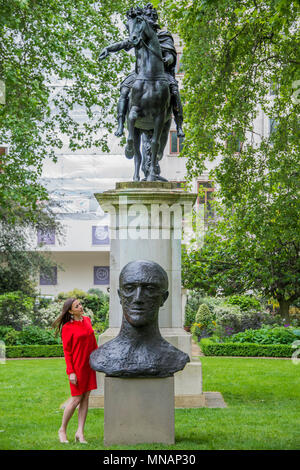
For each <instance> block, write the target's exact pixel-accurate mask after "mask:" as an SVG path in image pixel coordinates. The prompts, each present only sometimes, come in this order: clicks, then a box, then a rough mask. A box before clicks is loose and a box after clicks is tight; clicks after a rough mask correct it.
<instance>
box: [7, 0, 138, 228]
mask: <svg viewBox="0 0 300 470" xmlns="http://www.w3.org/2000/svg"><path fill="white" fill-rule="evenodd" d="M128 3H129V2H127V1H125V2H122V4H121V5H120V3H119V2H111V1H106V0H104V1H101V2H100V1H95V2H91V1H90V0H64V1H63V2H57V1H55V0H0V11H1V15H0V80H1V82H2V83H4V84H5V89H6V96H5V104H0V143H6V144H8V145H9V152H8V154H7V155H6V156H1V173H0V216H1V214H2V211H5V213H6V216H7V208H10V209H11V215H12V220H11V221H12V222H14V220H13V214H15V208H16V207H25V208H26V209H27V210H26V212H25V213H26V216H27V217H31V218H32V217H33V218H34V213H35V210H36V204H37V201H41V200H46V199H47V192H46V190H45V188H43V187H42V186H41V184H40V183H39V176H40V174H41V170H42V165H43V160H44V159H45V158H46V157H50V158H53V160H55V150H57V149H59V148H61V147H62V145H63V142H62V136H67V137H68V145H69V147H70V148H71V149H75V148H88V147H90V146H91V145H92V144H93V145H96V146H99V147H101V148H102V149H103V151H108V150H109V149H108V146H107V133H106V132H105V130H106V131H111V130H112V126H113V124H112V119H111V116H112V115H113V114H114V113H115V103H116V99H117V96H118V84H119V81H120V78H119V76H118V75H119V74H120V72H121V71H122V73H123V74H125V73H126V71H128V69H129V66H130V63H131V59H130V56H128V55H127V54H125V53H124V54H123V53H121V54H118V56H114V57H113V59H109V60H108V61H105V62H103V63H102V64H101V65H100V64H99V63H98V60H97V58H98V55H99V52H100V51H101V49H102V48H103V47H104V46H105V45H107V44H108V43H111V42H113V41H116V40H120V37H121V35H122V34H123V33H122V23H121V22H120V17H119V16H118V12H120V11H121V12H124V11H126V8H127V6H128ZM54 80H56V81H58V83H60V84H61V87H60V88H59V89H57V88H56V93H55V94H54V89H53V87H52V85H51V84H53V81H54ZM76 105H79V106H82V107H83V108H84V109H85V111H86V114H87V120H86V122H85V123H84V125H83V126H80V124H79V123H78V122H76V119H75V118H73V117H72V109H73V108H74V106H76ZM99 129H102V130H103V132H102V134H100V137H99V133H98V135H97V131H99Z"/></svg>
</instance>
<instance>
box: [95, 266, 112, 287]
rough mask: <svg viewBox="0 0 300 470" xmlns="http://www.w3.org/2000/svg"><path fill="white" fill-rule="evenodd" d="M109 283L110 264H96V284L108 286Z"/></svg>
mask: <svg viewBox="0 0 300 470" xmlns="http://www.w3.org/2000/svg"><path fill="white" fill-rule="evenodd" d="M108 284H109V266H94V285H96V286H101V285H102V286H106V285H108Z"/></svg>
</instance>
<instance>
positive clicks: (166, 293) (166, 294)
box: [161, 291, 169, 307]
mask: <svg viewBox="0 0 300 470" xmlns="http://www.w3.org/2000/svg"><path fill="white" fill-rule="evenodd" d="M168 297H169V291H166V292H164V293H163V295H162V301H161V307H162V306H163V304H164V303H165V301H166V300H167V298H168Z"/></svg>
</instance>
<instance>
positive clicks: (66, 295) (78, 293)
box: [57, 287, 87, 301]
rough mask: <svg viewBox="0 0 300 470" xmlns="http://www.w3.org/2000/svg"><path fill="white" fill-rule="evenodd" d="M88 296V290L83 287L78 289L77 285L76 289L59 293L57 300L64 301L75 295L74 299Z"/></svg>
mask: <svg viewBox="0 0 300 470" xmlns="http://www.w3.org/2000/svg"><path fill="white" fill-rule="evenodd" d="M86 296H87V293H86V292H84V291H83V290H81V289H77V288H76V287H75V289H73V290H71V291H69V292H60V293H59V294H57V300H63V301H64V300H66V299H69V298H72V297H74V299H80V300H83V299H84V298H85V297H86Z"/></svg>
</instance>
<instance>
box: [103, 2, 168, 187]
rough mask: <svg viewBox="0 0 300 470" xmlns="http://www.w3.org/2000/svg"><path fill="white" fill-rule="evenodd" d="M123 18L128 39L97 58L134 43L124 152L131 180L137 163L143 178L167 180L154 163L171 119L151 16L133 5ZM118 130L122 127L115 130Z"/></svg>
mask: <svg viewBox="0 0 300 470" xmlns="http://www.w3.org/2000/svg"><path fill="white" fill-rule="evenodd" d="M153 10H154V9H153ZM151 12H152V10H151ZM127 19H128V21H127V24H126V27H127V30H128V33H129V39H128V40H126V41H122V42H119V43H115V44H113V45H111V46H108V47H106V48H105V49H103V51H102V52H101V54H100V56H99V60H103V59H104V58H105V57H107V55H108V54H109V52H117V51H119V50H121V49H125V50H129V49H131V48H133V47H134V49H135V55H136V68H135V71H136V73H135V74H134V78H133V83H132V86H131V89H130V93H129V104H128V110H127V128H128V137H127V144H126V147H125V156H126V157H127V158H134V164H135V172H134V177H133V180H134V181H139V180H140V167H141V164H142V170H143V172H144V174H145V179H144V180H147V181H157V180H159V181H167V180H166V179H165V178H163V177H161V176H160V168H159V163H158V162H159V161H160V160H161V158H162V157H163V152H164V149H165V146H166V144H167V141H168V136H169V130H170V127H171V121H172V107H171V95H170V84H169V82H168V79H167V76H166V74H165V68H164V61H163V55H162V50H161V46H160V42H159V40H158V37H157V33H156V28H155V27H154V26H153V21H151V19H152V18H151V16H150V17H149V16H147V13H146V14H145V11H144V10H143V9H141V8H139V7H137V8H132V9H131V10H129V11H128V12H127ZM121 134H122V131H121V132H117V133H116V135H118V136H119V135H121Z"/></svg>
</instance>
